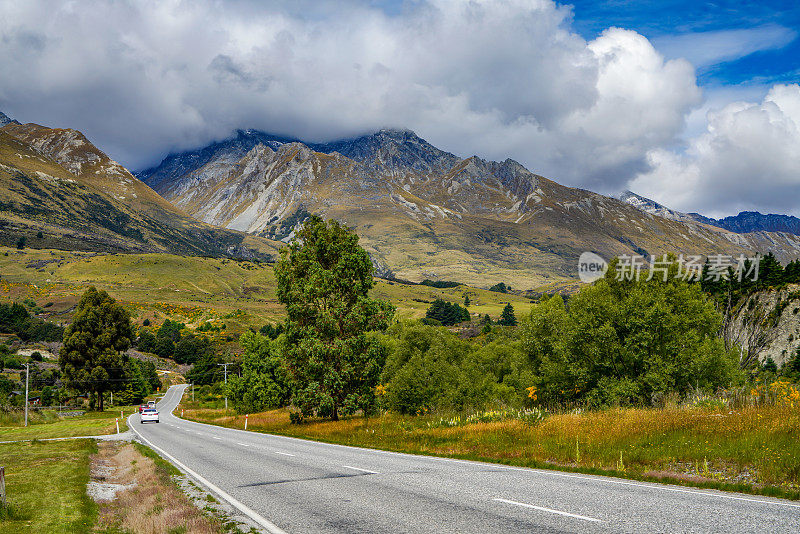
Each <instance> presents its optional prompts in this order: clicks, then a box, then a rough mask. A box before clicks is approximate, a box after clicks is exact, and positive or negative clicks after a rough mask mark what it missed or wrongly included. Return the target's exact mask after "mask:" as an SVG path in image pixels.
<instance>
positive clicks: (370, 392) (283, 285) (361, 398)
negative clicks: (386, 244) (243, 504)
mask: <svg viewBox="0 0 800 534" xmlns="http://www.w3.org/2000/svg"><path fill="white" fill-rule="evenodd" d="M372 272H373V268H372V262H371V261H370V258H369V255H368V254H367V252H366V251H365V250H364V249H363V248H361V247H360V246H359V245H358V236H357V235H356V234H355V233H353V232H351V231H349V230H348V229H347V228H345V227H344V226H342V225H340V224H339V223H338V222H336V221H333V220H331V221H328V222H327V223H326V222H324V221H323V220H322V219H321V218H319V217H316V216H314V217H311V218H310V219H308V220H307V221H306V222H305V224H304V225H303V227H302V229H301V230H300V231H299V232H298V234H297V236H296V238H295V239H294V240H293V241H292V243H291V244H290V245H289V246H288V247H285V248H284V249H283V250H281V258H280V260H279V262H278V264H277V265H276V267H275V277H276V278H277V281H278V299H279V300H280V301H281V302H282V303H283V304H284V306H286V312H287V315H288V317H287V319H286V327H285V332H286V343H285V345H284V350H283V354H284V359H285V361H286V368H287V371H288V374H289V376H290V378H291V380H292V383H293V402H294V404H295V405H296V406H297V407H298V408H300V411H301V413H302V414H303V415H311V414H317V415H322V416H330V417H331V418H332V419H333V420H338V418H339V415H340V414H342V415H346V414H350V413H354V412H355V411H356V410H358V409H363V410H368V409H370V408H371V407H372V406H373V405H374V402H375V396H374V388H375V386H376V385H377V380H378V376H379V374H380V371H381V367H382V365H383V361H382V360H383V358H384V351H383V349H382V347H381V345H380V343H379V342H378V341H377V339H375V338H374V337H370V336H368V335H367V332H369V331H373V330H382V329H385V328H386V327H387V326H388V324H389V322H390V321H391V319H392V317H393V315H394V307H393V306H391V304H389V303H387V302H384V301H379V300H374V299H371V298H370V297H369V296H368V295H367V293H368V291H369V290H370V289H372V287H373V285H374V281H373V279H372Z"/></svg>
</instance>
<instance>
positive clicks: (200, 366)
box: [186, 351, 235, 385]
mask: <svg viewBox="0 0 800 534" xmlns="http://www.w3.org/2000/svg"><path fill="white" fill-rule="evenodd" d="M226 361H227V362H229V361H231V360H227V359H226V360H222V359H220V358H219V357H218V356H217V355H216V354H215V353H214V352H213V351H209V352H208V353H207V354H204V355H203V356H201V357H200V358H199V359H198V360H197V362H196V363H195V364H194V365H193V366H192V369H191V370H190V371H189V372H188V373H186V379H187V380H188V381H189V382H191V383H192V384H198V385H211V384H213V383H215V382H219V381H221V380H223V375H224V371H223V369H222V366H221V365H219V364H220V363H223V362H226ZM234 372H235V369H233V367H231V368H229V369H228V376H231V374H232V373H234Z"/></svg>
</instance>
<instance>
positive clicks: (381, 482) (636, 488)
mask: <svg viewBox="0 0 800 534" xmlns="http://www.w3.org/2000/svg"><path fill="white" fill-rule="evenodd" d="M184 387H185V386H173V387H171V388H170V389H169V391H168V392H167V394H166V395H165V397H164V399H163V400H162V401H161V402H160V403H159V411H160V413H161V423H159V424H147V425H142V424H141V423H140V422H139V420H138V415H134V416H131V421H130V423H132V427H133V429H134V430H135V431H136V432H137V433H139V434H140V435H141V436H142V437H143V438H144V439H145V440H146V441H147V442H149V444H150V445H151V446H154V447H156V448H157V449H159V450H160V452H161V453H162V454H165V455H168V456H169V459H171V460H172V461H173V462H177V463H179V467H183V468H188V469H189V470H190V471H191V473H190V474H191V475H193V476H195V477H198V478H200V479H201V482H202V483H204V484H207V485H210V486H211V489H212V491H214V492H216V493H218V494H222V496H223V498H225V499H227V500H231V501H233V502H234V503H236V504H237V505H238V506H239V507H240V509H244V510H246V511H248V512H249V513H251V514H252V515H254V516H255V517H257V518H261V520H262V525H264V526H265V528H267V529H271V530H272V531H273V532H282V531H283V532H289V533H298V532H313V533H324V532H341V533H358V532H370V533H389V532H391V533H394V532H435V533H444V532H459V533H461V532H477V533H481V534H487V533H491V532H552V533H556V532H769V533H773V532H800V503H797V502H793V501H785V500H780V499H770V498H767V497H759V496H748V495H740V494H734V493H723V492H716V491H712V490H694V489H688V488H681V487H676V486H666V485H660V484H647V483H639V482H635V481H627V480H621V479H614V478H606V477H594V476H586V475H579V474H570V473H559V472H555V471H539V470H534V469H524V468H514V467H508V466H501V465H492V464H484V463H479V462H466V461H460V460H450V459H446V458H434V457H425V456H413V455H407V454H397V453H389V452H383V451H376V450H371V449H359V448H354V447H345V446H339V445H330V444H324V443H316V442H312V441H305V440H300V439H294V438H287V437H281V436H273V435H267V434H258V433H254V432H244V431H241V430H232V429H225V428H220V427H215V426H210V425H204V424H200V423H194V422H190V421H184V420H181V419H179V418H177V417H175V416H174V415H172V413H171V412H172V410H173V409H174V408H175V406H176V405H177V404H178V401H179V398H180V396H181V395H182V393H183V388H184Z"/></svg>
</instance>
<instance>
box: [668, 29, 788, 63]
mask: <svg viewBox="0 0 800 534" xmlns="http://www.w3.org/2000/svg"><path fill="white" fill-rule="evenodd" d="M796 38H797V32H796V31H794V30H792V29H790V28H786V27H783V26H779V25H777V24H765V25H762V26H756V27H754V28H738V29H735V30H715V31H707V32H695V33H686V34H681V35H665V36H662V37H658V38H656V39H653V44H655V46H656V48H658V49H659V50H660V51H661V52H663V53H664V55H666V56H667V57H669V58H684V59H687V60H689V61H691V63H692V64H693V65H694V66H695V67H697V68H698V69H702V68H705V67H710V66H713V65H717V64H720V63H724V62H727V61H732V60H736V59H739V58H743V57H745V56H749V55H750V54H753V53H755V52H761V51H765V50H777V49H779V48H783V47H784V46H786V45H788V44H789V43H791V42H792V41H794V40H795V39H796Z"/></svg>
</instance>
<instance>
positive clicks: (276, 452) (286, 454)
mask: <svg viewBox="0 0 800 534" xmlns="http://www.w3.org/2000/svg"><path fill="white" fill-rule="evenodd" d="M275 454H282V455H284V456H294V454H290V453H288V452H281V451H275Z"/></svg>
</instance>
